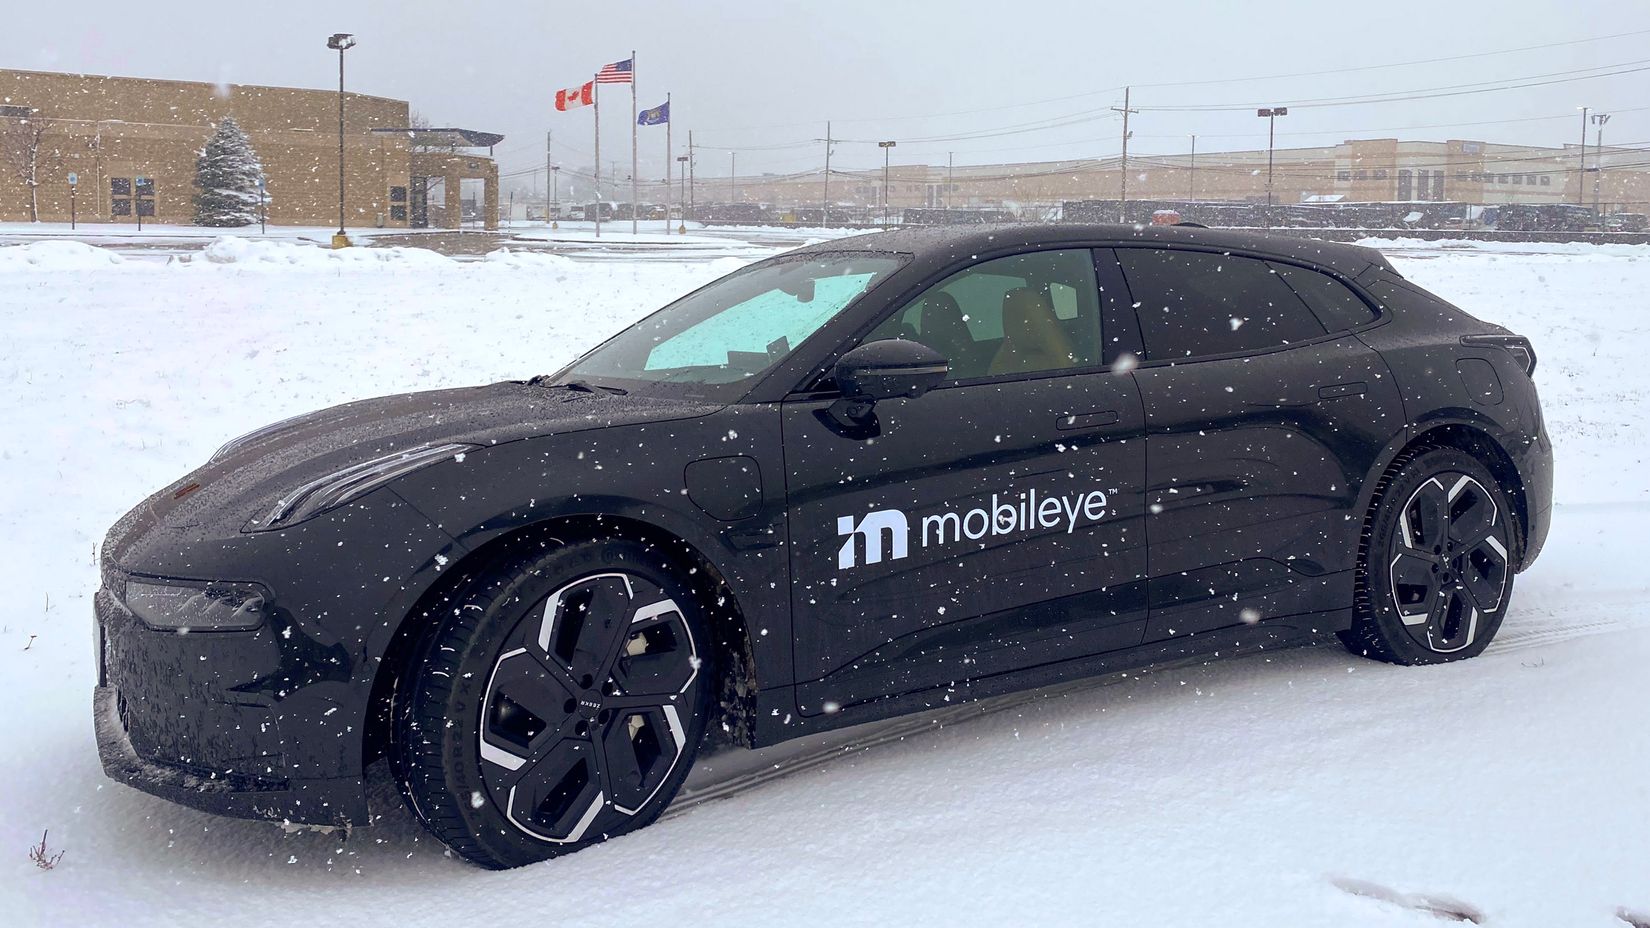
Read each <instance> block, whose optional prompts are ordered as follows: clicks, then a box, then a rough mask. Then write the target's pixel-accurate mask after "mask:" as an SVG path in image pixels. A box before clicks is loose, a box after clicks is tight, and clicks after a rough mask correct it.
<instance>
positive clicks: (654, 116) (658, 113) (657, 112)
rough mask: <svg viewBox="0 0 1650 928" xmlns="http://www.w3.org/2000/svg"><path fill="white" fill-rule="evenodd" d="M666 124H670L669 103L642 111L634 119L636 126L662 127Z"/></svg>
mask: <svg viewBox="0 0 1650 928" xmlns="http://www.w3.org/2000/svg"><path fill="white" fill-rule="evenodd" d="M667 122H670V104H669V103H661V104H659V105H658V106H655V107H654V108H653V109H650V110H642V114H641V115H640V116H637V117H636V125H638V126H662V125H664V124H665V123H667Z"/></svg>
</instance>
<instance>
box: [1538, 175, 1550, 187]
mask: <svg viewBox="0 0 1650 928" xmlns="http://www.w3.org/2000/svg"><path fill="white" fill-rule="evenodd" d="M1539 176H1540V177H1541V186H1543V187H1551V186H1552V185H1553V179H1552V177H1551V176H1549V175H1547V174H1542V175H1539Z"/></svg>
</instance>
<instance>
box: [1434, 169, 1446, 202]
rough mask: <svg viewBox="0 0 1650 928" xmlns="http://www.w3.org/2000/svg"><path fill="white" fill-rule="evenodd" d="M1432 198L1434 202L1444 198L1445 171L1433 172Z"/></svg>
mask: <svg viewBox="0 0 1650 928" xmlns="http://www.w3.org/2000/svg"><path fill="white" fill-rule="evenodd" d="M1432 198H1433V199H1434V200H1442V199H1443V198H1444V172H1443V171H1433V172H1432Z"/></svg>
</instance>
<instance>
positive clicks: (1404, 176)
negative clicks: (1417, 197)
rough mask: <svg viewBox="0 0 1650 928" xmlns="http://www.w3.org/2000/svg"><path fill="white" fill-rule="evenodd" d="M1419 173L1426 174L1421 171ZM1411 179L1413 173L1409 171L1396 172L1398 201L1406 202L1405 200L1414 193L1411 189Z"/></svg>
mask: <svg viewBox="0 0 1650 928" xmlns="http://www.w3.org/2000/svg"><path fill="white" fill-rule="evenodd" d="M1421 173H1423V174H1425V173H1426V172H1425V171H1423V172H1421ZM1412 177H1413V172H1411V171H1408V170H1400V171H1399V172H1398V199H1400V200H1407V199H1409V198H1410V195H1411V194H1412V193H1413V192H1414V189H1413V187H1412V183H1413V182H1412Z"/></svg>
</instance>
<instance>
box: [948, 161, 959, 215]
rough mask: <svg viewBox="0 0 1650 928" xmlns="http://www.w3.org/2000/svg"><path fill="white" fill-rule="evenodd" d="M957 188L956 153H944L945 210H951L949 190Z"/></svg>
mask: <svg viewBox="0 0 1650 928" xmlns="http://www.w3.org/2000/svg"><path fill="white" fill-rule="evenodd" d="M955 186H957V153H956V152H954V151H948V152H946V153H945V208H946V209H950V208H951V188H952V187H955Z"/></svg>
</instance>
